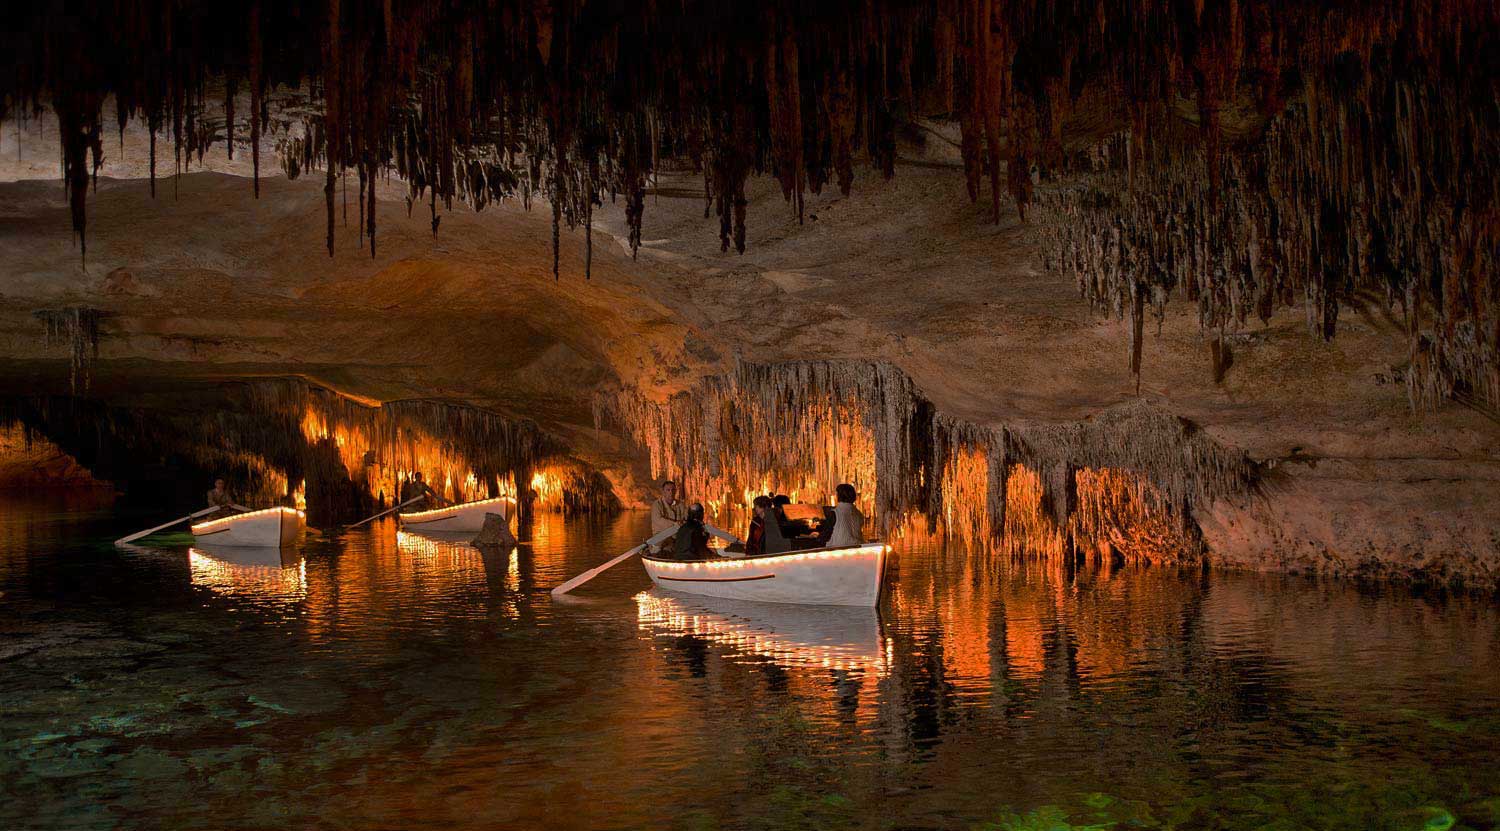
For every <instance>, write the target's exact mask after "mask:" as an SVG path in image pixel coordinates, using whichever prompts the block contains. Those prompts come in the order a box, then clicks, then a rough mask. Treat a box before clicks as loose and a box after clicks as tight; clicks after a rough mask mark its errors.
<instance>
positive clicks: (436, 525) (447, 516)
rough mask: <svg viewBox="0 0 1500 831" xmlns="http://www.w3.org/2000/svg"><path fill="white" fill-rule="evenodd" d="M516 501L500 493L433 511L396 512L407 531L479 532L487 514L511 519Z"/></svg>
mask: <svg viewBox="0 0 1500 831" xmlns="http://www.w3.org/2000/svg"><path fill="white" fill-rule="evenodd" d="M514 505H515V501H514V500H512V499H511V498H510V497H506V496H500V497H496V498H494V499H481V500H479V501H478V502H465V503H464V504H462V505H450V506H448V507H446V508H435V509H433V510H431V511H416V512H413V513H406V512H404V511H403V512H402V513H400V514H397V516H399V517H400V518H401V526H402V527H403V528H405V529H406V530H408V531H415V532H417V533H427V532H428V531H439V532H444V533H464V534H477V533H479V529H481V528H483V527H484V515H485V514H500V515H501V516H503V517H505V518H506V519H510V516H511V513H512V512H513V511H512V508H513V507H514Z"/></svg>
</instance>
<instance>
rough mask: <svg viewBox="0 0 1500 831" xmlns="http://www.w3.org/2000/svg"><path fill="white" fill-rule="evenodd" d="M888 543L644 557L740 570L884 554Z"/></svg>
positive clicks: (672, 564) (666, 564) (665, 563)
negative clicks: (766, 554) (693, 556)
mask: <svg viewBox="0 0 1500 831" xmlns="http://www.w3.org/2000/svg"><path fill="white" fill-rule="evenodd" d="M890 550H891V547H890V546H888V545H879V544H877V545H862V546H859V547H856V548H814V549H812V550H811V551H795V552H792V553H789V554H773V555H771V556H769V557H744V558H730V557H725V558H723V559H719V560H658V559H656V558H655V557H645V558H643V559H646V560H649V561H650V563H651V565H652V566H654V567H658V568H667V569H675V570H682V569H687V568H695V567H704V568H707V569H709V570H724V569H728V570H741V569H746V568H759V567H775V566H777V565H781V564H785V563H797V562H802V561H804V560H844V559H849V558H855V557H868V556H870V555H885V554H888V553H890Z"/></svg>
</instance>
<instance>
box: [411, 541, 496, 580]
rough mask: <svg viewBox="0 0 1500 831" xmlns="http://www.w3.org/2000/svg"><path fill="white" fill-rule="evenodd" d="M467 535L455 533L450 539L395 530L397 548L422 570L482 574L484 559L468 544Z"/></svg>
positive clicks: (469, 574) (465, 574) (464, 574)
mask: <svg viewBox="0 0 1500 831" xmlns="http://www.w3.org/2000/svg"><path fill="white" fill-rule="evenodd" d="M469 536H471V535H469V534H462V535H456V536H454V537H452V538H450V539H443V538H442V537H438V536H431V535H425V534H413V533H409V532H407V531H397V532H396V549H397V550H398V551H399V552H400V553H401V554H402V555H403V556H404V557H405V559H407V560H408V561H409V562H412V563H415V564H417V565H419V566H421V567H422V568H423V569H424V570H426V569H430V570H432V571H440V572H443V573H445V574H452V575H455V576H459V577H463V576H468V577H476V576H477V577H481V578H482V577H483V576H484V560H483V559H482V558H481V557H480V554H479V551H478V550H476V549H475V548H474V547H473V546H471V545H469V543H468V537H469Z"/></svg>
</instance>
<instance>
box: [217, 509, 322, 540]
mask: <svg viewBox="0 0 1500 831" xmlns="http://www.w3.org/2000/svg"><path fill="white" fill-rule="evenodd" d="M277 511H282V512H284V513H288V514H295V515H296V516H297V518H298V519H301V518H303V517H306V516H307V514H305V513H303V512H302V511H299V510H297V509H295V508H262V509H261V510H259V511H251V512H249V513H247V514H235V515H234V516H226V517H221V518H219V519H211V520H209V521H208V522H200V523H198V524H197V525H194V526H192V527H191V530H192V532H193V533H194V534H204V533H217V532H219V531H223V530H225V529H226V528H227V527H228V526H230V525H233V524H234V523H236V522H239V521H240V520H242V519H249V518H251V517H257V516H264V515H265V514H273V513H276V512H277ZM219 526H224V528H220V527H219Z"/></svg>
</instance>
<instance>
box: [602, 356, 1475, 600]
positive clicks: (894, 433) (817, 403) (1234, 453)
mask: <svg viewBox="0 0 1500 831" xmlns="http://www.w3.org/2000/svg"><path fill="white" fill-rule="evenodd" d="M599 417H600V419H601V422H602V423H605V424H613V425H614V426H616V427H617V428H618V429H622V430H624V431H626V432H628V433H630V434H632V435H635V436H637V437H638V439H639V440H640V441H641V443H642V444H643V445H644V447H645V449H646V451H647V453H648V455H649V458H650V461H651V468H652V474H653V476H656V477H659V478H668V477H670V478H674V479H675V480H677V481H678V482H681V483H682V484H683V489H682V490H683V491H685V497H686V498H687V499H689V500H701V501H703V502H704V503H705V504H706V506H707V507H708V508H709V509H710V510H711V511H712V512H713V513H715V514H718V515H719V516H720V518H721V520H722V521H724V522H728V523H743V522H745V521H747V518H746V515H745V513H744V511H745V508H746V506H747V505H748V503H749V501H750V500H751V499H752V498H753V497H754V496H755V495H758V494H761V493H785V494H788V495H790V496H791V497H792V498H793V499H794V500H797V501H803V502H810V503H823V504H827V503H829V502H831V497H832V493H833V488H834V486H835V485H836V484H837V483H839V482H849V483H851V484H854V485H855V486H856V488H857V489H858V490H859V492H860V495H861V500H860V507H861V509H862V510H863V511H864V512H865V513H866V514H867V515H868V516H871V517H872V518H873V519H874V522H873V523H872V524H873V525H874V526H875V527H876V528H877V529H878V532H879V533H880V534H881V535H882V536H885V537H887V538H892V539H900V538H902V537H903V536H905V535H908V534H922V533H925V532H927V531H929V530H931V529H941V530H942V531H943V533H944V534H946V535H947V536H949V537H950V538H954V539H957V540H960V541H964V542H966V543H968V544H969V546H970V548H971V549H974V550H979V551H986V552H998V553H1002V554H1004V555H1007V556H1012V557H1024V558H1031V557H1037V558H1042V559H1046V560H1050V561H1052V562H1056V563H1068V562H1075V561H1084V560H1086V561H1093V562H1101V563H1105V564H1111V563H1121V562H1127V563H1152V564H1157V565H1200V564H1214V565H1219V566H1229V567H1234V568H1251V569H1279V570H1288V571H1298V572H1307V573H1324V574H1360V575H1371V576H1381V577H1398V576H1404V577H1416V578H1420V579H1428V580H1433V581H1437V582H1443V583H1455V584H1463V585H1472V586H1480V587H1487V586H1491V585H1494V584H1496V582H1497V580H1500V560H1497V558H1496V556H1495V554H1496V552H1497V550H1500V549H1497V545H1496V543H1497V540H1496V533H1497V532H1496V530H1495V529H1497V528H1500V513H1497V510H1496V508H1495V507H1494V505H1493V504H1492V500H1491V499H1490V496H1491V495H1492V490H1490V489H1489V488H1488V487H1487V486H1486V485H1484V484H1483V475H1484V474H1482V473H1479V472H1478V470H1476V471H1475V472H1474V473H1472V474H1470V475H1472V476H1474V477H1475V479H1474V480H1473V481H1471V482H1465V481H1464V480H1463V479H1461V478H1455V479H1454V480H1453V481H1452V482H1451V483H1450V484H1447V485H1437V486H1433V487H1427V486H1421V487H1416V488H1409V487H1402V486H1400V485H1398V484H1393V483H1390V482H1388V481H1387V482H1382V481H1381V478H1380V477H1381V473H1382V468H1381V466H1380V465H1379V464H1378V462H1369V463H1366V464H1365V465H1363V467H1364V468H1365V470H1364V471H1363V472H1361V471H1360V468H1361V467H1362V466H1361V464H1360V463H1359V462H1357V461H1339V460H1333V461H1329V462H1325V463H1324V464H1326V465H1327V466H1328V467H1329V468H1332V469H1331V470H1327V471H1326V472H1325V474H1324V475H1323V476H1321V477H1320V476H1319V475H1317V474H1316V473H1313V474H1304V475H1299V476H1288V475H1287V474H1286V473H1283V472H1281V471H1278V470H1273V469H1271V468H1270V467H1268V466H1266V465H1264V464H1261V463H1258V462H1256V461H1254V460H1253V459H1251V458H1250V457H1248V456H1247V455H1246V454H1245V453H1244V452H1243V451H1240V450H1237V449H1235V448H1232V447H1229V446H1226V445H1223V444H1221V443H1220V442H1218V441H1216V440H1214V439H1213V438H1211V437H1210V436H1209V435H1208V434H1207V433H1206V432H1205V431H1203V430H1202V429H1201V428H1199V427H1198V426H1197V425H1194V424H1192V423H1190V422H1186V421H1184V420H1182V419H1180V418H1177V417H1175V416H1171V415H1170V414H1168V413H1165V412H1162V411H1160V410H1157V409H1155V408H1154V407H1152V406H1150V405H1148V404H1146V403H1144V402H1135V403H1130V404H1125V405H1121V406H1119V407H1115V408H1112V409H1109V410H1105V411H1103V412H1100V413H1098V414H1097V415H1095V416H1093V417H1091V418H1089V419H1086V420H1082V421H1077V422H1064V423H1048V424H1039V423H1034V422H1032V423H1028V422H1016V423H1000V424H994V425H984V426H980V425H975V424H973V423H970V422H965V421H961V420H955V419H953V418H951V417H946V416H944V415H942V414H941V413H939V412H938V411H937V410H936V409H935V407H934V405H933V404H932V402H931V401H929V400H927V399H926V398H925V397H924V396H923V395H922V394H921V393H920V392H919V391H918V390H917V389H916V388H915V387H914V385H913V384H912V382H911V380H910V379H909V378H908V377H907V376H906V375H905V374H904V373H902V372H901V371H900V370H898V369H896V368H894V367H892V366H889V365H886V364H878V363H874V364H872V363H861V362H853V361H850V362H811V363H797V364H777V365H772V366H755V365H740V366H739V367H738V368H737V369H736V371H735V372H734V373H732V374H730V375H728V376H724V377H720V378H714V379H710V380H709V381H708V382H706V383H705V384H704V386H703V387H702V388H701V389H699V390H696V391H694V392H692V393H685V394H681V395H679V396H676V397H674V398H672V399H671V400H669V401H668V402H666V403H665V404H653V403H650V402H648V401H646V400H644V399H641V398H640V397H639V396H636V395H633V394H631V393H628V392H623V393H615V394H613V395H610V396H606V397H604V398H602V399H601V401H600V406H599ZM1314 466H1316V463H1314ZM1432 467H1434V469H1436V468H1438V467H1448V469H1451V467H1450V466H1441V465H1433V466H1432ZM1478 467H1479V469H1480V470H1482V469H1486V468H1487V466H1486V465H1484V464H1483V463H1481V464H1480V465H1479V466H1478ZM1476 483H1477V484H1476ZM1435 490H1441V493H1435V492H1434V491H1435ZM1440 500H1449V501H1451V502H1452V505H1451V506H1447V507H1445V506H1444V505H1442V504H1441V502H1440Z"/></svg>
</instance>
